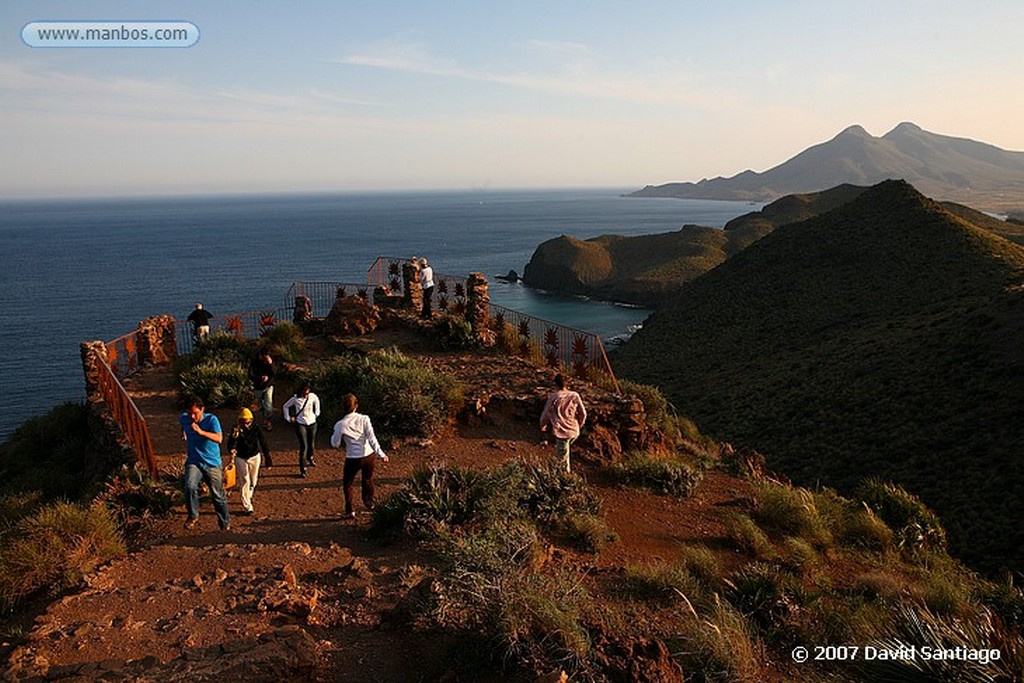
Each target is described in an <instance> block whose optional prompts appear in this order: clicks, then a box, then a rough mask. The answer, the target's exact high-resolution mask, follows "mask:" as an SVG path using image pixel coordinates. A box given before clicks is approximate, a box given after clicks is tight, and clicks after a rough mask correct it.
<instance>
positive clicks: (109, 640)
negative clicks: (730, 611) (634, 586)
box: [4, 338, 745, 681]
mask: <svg viewBox="0 0 1024 683" xmlns="http://www.w3.org/2000/svg"><path fill="white" fill-rule="evenodd" d="M391 341H393V340H391V339H389V338H385V339H384V340H383V342H382V343H389V342H391ZM429 362H430V363H431V364H432V365H434V366H435V368H436V369H437V370H438V371H442V372H447V373H451V374H454V375H457V376H458V378H459V379H460V380H461V381H463V382H464V383H466V386H467V389H468V390H467V395H468V396H469V397H470V398H471V399H472V397H473V396H475V395H476V393H478V392H480V391H484V389H483V388H486V391H492V390H493V388H494V387H502V388H503V389H502V390H503V391H505V392H510V393H513V394H531V393H536V394H537V395H538V396H543V394H544V393H545V392H546V391H547V390H548V389H547V387H549V386H550V376H549V374H548V373H547V371H544V370H540V369H537V368H534V367H532V366H527V365H524V364H521V362H519V361H518V359H497V358H495V357H485V358H483V359H481V358H477V357H472V356H454V355H453V356H440V357H439V356H431V357H430V360H429ZM129 390H130V391H131V392H132V393H133V395H134V396H135V397H136V399H137V402H138V405H139V407H140V410H141V411H142V412H143V414H144V415H145V417H146V419H147V421H148V422H149V424H150V426H151V433H152V438H153V441H154V447H155V450H156V452H157V453H158V457H159V459H160V461H161V462H162V463H164V464H166V465H176V464H180V463H181V461H182V460H183V444H182V441H181V434H180V430H179V428H178V426H177V415H178V412H179V408H178V407H177V397H176V393H175V390H174V384H173V376H172V374H171V373H170V371H169V370H155V371H150V372H148V373H146V374H144V375H141V376H139V377H137V378H135V379H133V380H132V381H131V382H129ZM280 393H284V392H280ZM585 395H586V394H585ZM283 400H284V398H283V397H282V396H280V395H279V396H278V397H277V401H276V403H277V404H278V405H280V404H281V403H282V402H283ZM214 412H215V414H218V413H219V417H220V418H221V422H222V424H223V425H225V429H226V428H227V425H229V424H230V423H231V422H232V419H231V418H232V417H233V415H231V414H230V413H229V412H226V411H214ZM534 419H536V417H535V416H534V417H533V418H532V419H530V420H526V419H517V418H515V417H514V416H512V417H509V416H490V419H489V420H485V421H483V423H482V424H480V425H479V426H475V427H467V426H460V427H457V428H456V427H452V428H450V429H448V430H447V431H445V432H444V433H442V434H440V435H437V436H435V437H434V438H433V439H431V440H429V441H427V442H423V443H408V444H404V445H401V446H399V447H397V448H395V449H393V450H391V451H390V453H389V455H390V456H391V462H390V464H388V465H387V466H385V467H382V468H381V469H379V470H378V496H379V497H380V498H383V497H385V496H387V495H388V494H389V493H390V492H392V491H394V490H395V489H396V488H397V487H398V486H399V485H400V484H401V482H402V481H403V480H404V479H405V478H406V477H408V476H409V475H410V474H411V472H412V471H413V469H414V468H415V467H417V466H421V465H426V464H429V463H439V462H447V463H455V464H460V465H464V466H472V467H493V466H496V465H498V464H500V463H502V462H505V461H507V460H509V459H514V458H525V459H528V460H537V459H541V458H546V457H552V455H553V449H552V447H551V446H547V445H541V443H540V440H539V434H538V432H537V431H536V426H535V424H534V423H533V420H534ZM275 427H276V428H275V429H274V430H273V431H272V432H271V433H270V434H268V438H269V446H270V448H271V451H272V453H273V457H274V467H272V468H264V469H263V470H262V471H261V473H260V479H259V484H258V487H257V489H256V494H255V497H254V505H255V508H256V513H255V514H254V515H252V516H242V515H239V514H237V513H238V512H239V511H240V509H241V508H240V505H239V502H238V494H237V492H235V491H233V492H231V494H230V496H229V502H230V509H231V513H232V522H231V529H230V530H229V531H226V532H222V531H219V530H218V528H217V523H216V519H215V516H214V514H213V510H212V506H211V505H210V503H209V502H208V501H206V502H204V503H203V504H202V507H201V517H200V522H199V524H198V526H197V527H196V528H195V529H193V530H191V531H187V530H185V529H183V528H182V521H183V519H184V510H183V508H181V509H180V510H178V511H177V512H176V514H175V515H173V516H172V517H170V518H168V519H165V520H161V521H159V523H157V525H156V526H155V528H154V529H153V531H152V533H151V536H150V539H149V541H148V543H147V545H146V547H144V548H141V549H139V550H137V551H136V552H133V553H132V554H130V555H128V556H127V557H125V558H122V559H120V560H118V561H115V562H114V563H112V564H111V565H109V566H108V567H106V568H104V569H103V570H102V571H101V572H99V573H98V574H97V575H96V576H94V577H92V579H91V581H90V585H89V586H88V588H86V589H85V590H83V591H82V592H80V593H77V594H73V595H69V596H67V597H64V598H62V599H61V600H59V601H58V602H56V603H54V604H53V605H51V606H50V608H49V609H48V610H47V611H46V612H45V613H44V614H42V615H41V616H40V617H39V618H38V619H37V620H36V624H35V627H34V628H33V630H32V632H31V633H30V635H29V638H28V642H27V643H26V644H24V645H23V646H21V647H19V648H18V649H17V650H15V652H14V653H13V655H12V657H11V660H10V664H9V666H8V668H7V669H6V671H5V677H4V680H8V679H10V680H23V679H26V678H30V677H31V676H45V677H47V678H48V679H49V680H96V679H98V678H104V679H109V680H152V681H173V680H205V679H206V678H210V679H212V678H217V679H218V680H236V679H243V678H244V679H247V680H250V681H258V680H275V679H278V680H281V679H285V680H295V677H296V676H298V677H299V678H302V679H306V680H348V681H409V680H438V679H439V677H441V676H442V675H443V674H444V673H445V671H446V666H445V662H444V661H443V660H442V658H443V652H444V645H445V643H444V638H443V636H441V635H439V634H424V633H419V634H417V633H412V632H410V629H407V628H406V629H401V627H400V626H394V627H392V626H391V625H390V621H389V620H390V618H391V615H392V614H393V608H395V607H396V605H398V604H399V603H400V601H401V598H402V597H403V596H404V595H405V593H406V592H407V589H408V585H409V581H408V579H409V578H410V577H411V576H412V575H413V574H414V573H415V567H416V566H418V565H423V564H425V563H426V562H427V561H428V558H425V557H423V556H421V555H420V553H419V551H418V550H417V549H416V548H415V547H414V546H413V545H412V544H410V543H403V542H399V543H395V544H391V545H381V544H379V543H377V542H375V541H373V540H371V539H369V538H368V537H367V526H368V523H369V515H367V514H360V515H359V516H358V517H357V519H355V520H352V521H347V520H342V519H341V518H340V513H341V512H342V510H343V498H342V494H341V482H340V478H341V468H342V463H343V459H344V458H343V453H341V452H338V451H335V450H333V449H330V448H329V447H328V440H329V436H330V429H331V425H321V428H320V430H319V433H318V436H317V448H318V450H317V454H316V461H317V463H318V466H317V467H315V468H311V469H310V470H309V477H308V478H306V479H300V478H298V476H297V475H298V467H297V459H298V455H297V445H296V442H295V437H294V434H293V433H292V431H291V430H290V429H288V427H287V425H284V424H283V423H282V422H281V421H280V419H279V418H278V419H277V420H276V422H275ZM578 471H579V472H580V473H581V474H582V475H583V476H584V477H585V478H587V479H588V480H590V481H591V483H592V484H594V485H595V489H596V491H597V492H598V495H599V496H600V497H601V498H602V499H603V501H604V510H603V511H604V514H605V517H606V519H607V522H608V523H609V525H610V526H611V527H612V528H613V529H614V530H615V531H616V532H617V533H618V534H619V537H620V541H619V542H617V543H614V544H612V545H611V546H609V548H608V549H607V550H606V551H605V552H604V553H603V554H602V555H601V556H600V557H599V558H598V559H597V564H598V565H599V566H603V567H606V568H609V569H614V568H615V567H622V566H624V565H627V564H630V563H635V562H639V561H655V560H657V559H664V560H671V559H673V558H674V557H675V556H676V555H677V553H678V551H679V548H680V544H681V543H685V542H691V541H702V542H707V541H709V540H710V541H714V540H715V539H719V540H721V539H722V537H723V536H724V530H723V529H722V528H721V524H720V523H719V522H718V521H717V517H716V513H715V510H716V508H718V507H720V506H723V505H730V504H733V503H734V502H735V501H736V500H739V499H741V498H742V497H743V496H744V495H745V491H744V490H743V488H742V486H741V485H740V484H738V483H737V482H736V480H732V479H729V478H724V477H723V478H720V479H718V478H716V479H713V480H712V481H711V484H710V485H708V486H703V487H702V488H701V490H700V491H699V493H698V495H697V496H695V497H694V498H693V499H691V500H687V501H677V500H673V499H669V498H664V497H659V496H654V495H651V494H647V493H643V492H637V491H624V490H620V489H617V488H614V487H609V486H607V485H604V484H602V483H601V480H602V476H601V474H600V472H599V470H598V469H596V468H594V467H591V466H587V465H585V464H583V463H582V462H581V464H580V466H579V467H578ZM715 476H716V477H717V475H715Z"/></svg>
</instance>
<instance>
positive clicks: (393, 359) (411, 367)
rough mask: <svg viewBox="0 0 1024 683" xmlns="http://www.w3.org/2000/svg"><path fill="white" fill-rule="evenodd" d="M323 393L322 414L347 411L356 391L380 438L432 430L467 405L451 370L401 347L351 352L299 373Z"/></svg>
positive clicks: (329, 420) (333, 416)
mask: <svg viewBox="0 0 1024 683" xmlns="http://www.w3.org/2000/svg"><path fill="white" fill-rule="evenodd" d="M301 380H305V381H308V382H309V383H310V385H311V386H312V387H313V391H315V392H316V394H317V395H318V396H319V397H320V402H321V406H322V417H321V420H322V421H323V422H324V423H326V424H334V422H335V421H337V420H338V419H340V418H341V417H342V415H341V405H342V398H343V397H344V396H345V395H346V394H348V393H353V394H355V395H356V396H357V397H358V398H359V411H360V412H363V413H366V414H368V415H370V416H371V417H372V419H373V426H374V429H375V431H376V433H377V437H378V438H379V439H384V440H392V439H397V438H402V437H414V436H419V437H423V436H429V435H430V434H431V433H433V432H434V431H435V430H436V429H437V428H438V427H440V426H441V425H443V424H445V422H447V420H448V418H449V415H451V414H453V413H454V412H455V411H456V410H458V409H459V408H460V407H461V405H462V400H463V399H462V390H461V387H460V386H459V385H458V383H457V382H456V381H455V380H453V379H452V378H451V377H449V376H447V375H443V374H440V373H437V372H434V371H433V370H431V369H430V367H429V366H427V365H425V364H423V363H422V362H420V361H418V360H416V359H415V358H411V357H409V356H406V355H404V354H403V353H401V352H399V351H397V350H390V351H374V352H371V353H369V354H366V355H360V354H346V355H343V356H340V357H338V358H334V359H331V360H329V361H324V362H320V363H317V364H316V365H313V366H311V367H309V368H306V369H305V370H303V371H302V372H301V373H300V381H301Z"/></svg>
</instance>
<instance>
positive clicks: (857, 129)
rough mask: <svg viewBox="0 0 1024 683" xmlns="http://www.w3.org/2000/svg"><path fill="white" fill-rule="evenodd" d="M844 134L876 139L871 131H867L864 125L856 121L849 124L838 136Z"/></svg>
mask: <svg viewBox="0 0 1024 683" xmlns="http://www.w3.org/2000/svg"><path fill="white" fill-rule="evenodd" d="M844 135H847V136H850V135H853V136H856V137H859V138H872V139H874V136H873V135H872V134H871V133H869V132H867V131H866V130H864V127H863V126H861V125H859V124H856V123H855V124H853V125H852V126H847V127H846V128H844V129H843V130H842V132H840V133H839V135H837V136H836V137H841V136H844Z"/></svg>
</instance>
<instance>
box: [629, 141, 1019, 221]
mask: <svg viewBox="0 0 1024 683" xmlns="http://www.w3.org/2000/svg"><path fill="white" fill-rule="evenodd" d="M886 178H903V179H904V180H906V181H907V182H909V183H911V184H913V185H914V187H915V188H917V189H918V190H919V191H920V192H921V193H923V194H924V195H926V196H928V197H932V198H934V199H937V200H945V201H953V202H957V203H960V204H965V205H968V206H971V207H973V208H975V209H980V210H986V211H996V212H999V213H1011V212H1013V211H1015V210H1018V209H1022V208H1024V152H1013V151H1006V150H1002V149H1000V148H998V147H995V146H993V145H990V144H987V143H983V142H976V141H974V140H970V139H968V138H958V137H952V136H949V135H939V134H937V133H930V132H928V131H926V130H924V129H922V128H921V127H920V126H918V125H917V124H915V123H912V122H910V121H903V122H901V123H900V124H899V125H897V126H896V127H895V128H893V129H892V130H891V131H889V132H888V133H886V134H885V135H884V136H883V137H880V138H878V137H875V136H873V135H871V134H870V133H868V132H867V131H866V130H865V129H864V127H863V126H860V125H857V124H854V125H852V126H849V127H847V128H845V129H843V130H842V132H840V133H839V134H838V135H836V136H835V137H834V138H832V139H831V140H828V141H827V142H823V143H819V144H817V145H812V146H811V147H809V148H807V149H805V150H804V151H802V152H800V153H799V154H797V155H796V156H794V157H792V158H790V159H788V160H787V161H785V162H784V163H782V164H779V165H778V166H775V167H773V168H770V169H768V170H767V171H764V172H761V173H754V172H750V171H746V172H744V173H739V174H737V175H735V176H732V177H730V178H721V177H720V178H713V179H711V180H704V181H701V182H699V183H686V182H683V183H668V184H665V185H657V186H650V185H648V186H647V187H645V188H644V189H642V190H640V191H638V192H634V193H633V194H632V196H639V197H679V198H682V199H723V200H733V201H757V202H771V201H774V200H776V199H778V198H779V197H784V196H786V195H791V194H808V193H814V192H821V191H823V190H826V189H828V188H831V187H835V186H837V185H842V184H852V185H861V186H867V185H874V184H876V183H879V182H881V181H882V180H885V179H886Z"/></svg>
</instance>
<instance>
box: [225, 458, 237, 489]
mask: <svg viewBox="0 0 1024 683" xmlns="http://www.w3.org/2000/svg"><path fill="white" fill-rule="evenodd" d="M233 488H235V462H234V460H232V461H231V462H229V463H228V464H227V465H224V489H225V490H227V489H233Z"/></svg>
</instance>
